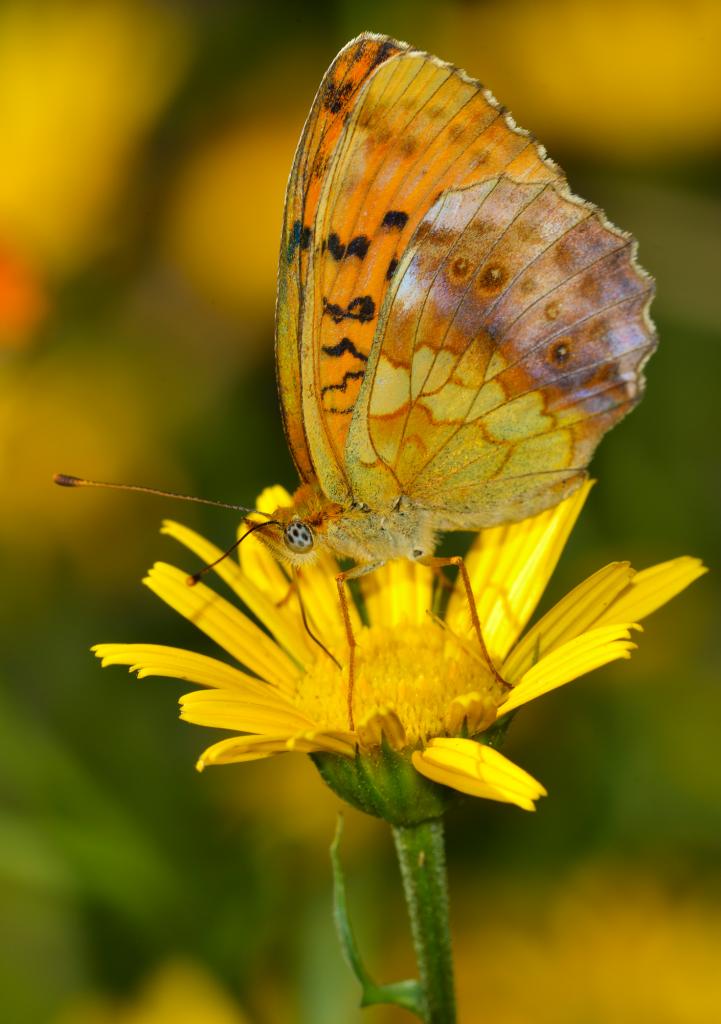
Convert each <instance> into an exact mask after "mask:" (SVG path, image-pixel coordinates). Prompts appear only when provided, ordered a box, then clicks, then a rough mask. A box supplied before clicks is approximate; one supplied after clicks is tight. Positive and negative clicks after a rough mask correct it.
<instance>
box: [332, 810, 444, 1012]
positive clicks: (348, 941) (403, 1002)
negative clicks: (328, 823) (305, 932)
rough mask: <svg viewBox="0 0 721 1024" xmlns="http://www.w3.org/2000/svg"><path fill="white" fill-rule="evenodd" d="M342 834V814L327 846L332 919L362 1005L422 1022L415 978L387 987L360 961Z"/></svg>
mask: <svg viewBox="0 0 721 1024" xmlns="http://www.w3.org/2000/svg"><path fill="white" fill-rule="evenodd" d="M342 834H343V815H342V814H339V815H338V824H337V826H336V830H335V837H334V838H333V842H332V843H331V847H330V859H331V864H332V865H333V918H334V920H335V926H336V931H337V932H338V939H339V940H340V945H341V950H342V951H343V958H344V960H345V961H346V963H347V964H348V966H349V967H350V969H351V970H352V971H353V973H354V974H355V976H356V978H357V979H358V981H359V982H360V985H361V989H362V996H361V1002H360V1005H361V1006H376V1005H378V1004H379V1003H391V1004H392V1005H394V1006H400V1007H402V1008H403V1009H404V1010H409V1011H410V1012H411V1013H414V1014H415V1015H416V1016H417V1017H419V1018H420V1019H421V1020H424V1018H425V1007H424V999H423V992H422V990H421V986H420V984H419V983H418V982H417V981H416V980H415V979H408V980H406V981H395V982H391V983H390V984H388V985H377V984H376V983H375V982H374V981H373V979H372V978H371V977H370V975H369V974H368V971H367V970H366V968H365V965H364V964H363V961H362V960H361V957H360V953H359V952H358V946H357V944H356V940H355V935H354V934H353V929H352V927H351V923H350V920H349V919H348V901H347V899H346V888H345V879H344V877H343V868H342V867H341V863H340V853H339V847H340V840H341V836H342Z"/></svg>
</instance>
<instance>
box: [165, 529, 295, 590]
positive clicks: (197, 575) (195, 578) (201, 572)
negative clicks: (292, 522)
mask: <svg viewBox="0 0 721 1024" xmlns="http://www.w3.org/2000/svg"><path fill="white" fill-rule="evenodd" d="M272 523H277V520H275V519H270V520H269V521H268V522H267V523H253V525H252V526H251V527H250V528H249V529H248V530H246V531H245V533H243V534H241V536H240V537H238V539H237V540H236V541H234V542H233V543H232V544H231V545H230V547H229V548H228V550H227V551H224V552H223V554H222V555H220V557H219V558H216V559H215V561H214V562H209V563H208V564H207V565H204V566H203V568H202V569H198V571H197V572H194V573H193V575H192V576H188V577H187V579H186V580H185V582H186V583H187V584H188V586H189V587H194V586H195V584H196V583H199V582H200V580H201V579H202V577H203V576H205V574H206V572H210V570H211V569H214V568H215V567H216V565H219V564H220V563H221V562H223V561H225V559H226V558H227V557H228V555H232V554H233V552H234V551H235V549H236V548H237V547H238V545H239V544H241V543H242V541H244V540H245V538H246V537H249V536H250V535H251V533H255V531H256V530H260V529H261V527H263V526H270V525H271V524H272Z"/></svg>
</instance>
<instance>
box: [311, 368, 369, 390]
mask: <svg viewBox="0 0 721 1024" xmlns="http://www.w3.org/2000/svg"><path fill="white" fill-rule="evenodd" d="M361 377H365V370H346V372H345V373H344V374H343V380H342V381H341V382H340V384H326V386H325V387H324V388H321V392H320V393H321V395H327V394H328V392H329V391H347V390H348V381H349V380H360V379H361Z"/></svg>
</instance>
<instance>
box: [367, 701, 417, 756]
mask: <svg viewBox="0 0 721 1024" xmlns="http://www.w3.org/2000/svg"><path fill="white" fill-rule="evenodd" d="M356 733H357V735H358V740H359V741H360V743H361V744H362V745H363V746H364V747H380V746H381V744H382V743H383V740H384V739H385V741H386V742H387V743H389V744H390V746H391V747H393V749H394V750H402V749H403V747H404V746H405V745H406V731H405V729H404V728H403V723H402V722H401V720H400V718H399V717H398V715H397V713H396V712H395V711H394V709H393V708H388V707H384V708H378V710H377V711H372V712H371V713H370V714H369V715H366V717H365V718H364V719H363V720H362V721H360V722H359V723H358V725H357V726H356Z"/></svg>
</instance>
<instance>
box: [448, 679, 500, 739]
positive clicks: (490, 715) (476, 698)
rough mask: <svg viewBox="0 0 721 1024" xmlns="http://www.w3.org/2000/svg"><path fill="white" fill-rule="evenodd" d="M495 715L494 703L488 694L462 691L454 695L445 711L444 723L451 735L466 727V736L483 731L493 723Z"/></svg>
mask: <svg viewBox="0 0 721 1024" xmlns="http://www.w3.org/2000/svg"><path fill="white" fill-rule="evenodd" d="M496 717H497V712H496V705H495V703H494V701H493V699H492V698H491V697H490V695H489V694H482V693H479V692H478V691H477V690H476V691H473V692H472V693H464V694H462V695H461V696H460V697H455V698H454V699H453V700H452V701H451V703H450V705H449V706H448V710H447V711H446V715H445V721H444V724H445V726H446V729H447V730H448V732H449V733H451V734H452V735H458V733H460V732H461V730H462V729H463V728H464V726H465V729H466V734H467V735H468V736H475V735H476V733H479V732H484V731H485V730H486V729H488V727H489V726H491V725H493V723H494V722H495V720H496Z"/></svg>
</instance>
